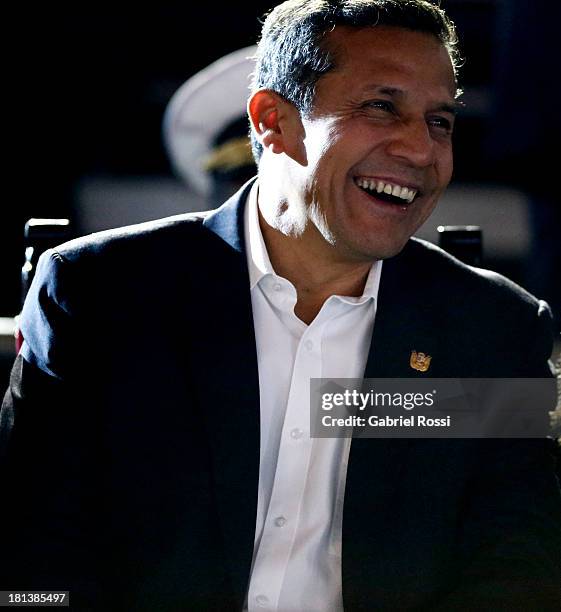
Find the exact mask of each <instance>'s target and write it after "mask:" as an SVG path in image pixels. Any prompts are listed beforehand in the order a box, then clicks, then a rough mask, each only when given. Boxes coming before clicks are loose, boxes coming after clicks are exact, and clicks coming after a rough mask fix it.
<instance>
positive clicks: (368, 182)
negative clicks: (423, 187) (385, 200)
mask: <svg viewBox="0 0 561 612" xmlns="http://www.w3.org/2000/svg"><path fill="white" fill-rule="evenodd" d="M356 183H357V185H358V186H359V187H362V188H363V189H368V190H369V191H376V192H377V193H382V192H384V193H387V194H388V195H392V196H395V197H397V198H400V199H401V200H405V201H406V202H408V203H409V204H410V203H411V202H412V201H413V200H414V199H415V196H416V195H417V190H416V189H409V188H408V187H401V186H400V185H392V184H390V183H384V181H378V180H376V179H366V178H360V179H357V180H356Z"/></svg>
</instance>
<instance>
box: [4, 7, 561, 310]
mask: <svg viewBox="0 0 561 612" xmlns="http://www.w3.org/2000/svg"><path fill="white" fill-rule="evenodd" d="M273 4H274V2H270V1H256V0H246V1H244V2H243V3H241V2H239V3H238V2H236V3H234V2H228V3H222V4H220V3H216V2H203V3H188V2H185V1H184V0H183V1H181V2H159V3H155V2H154V3H151V4H147V5H146V4H144V5H143V4H141V3H138V2H134V3H133V2H119V1H117V2H113V3H110V2H104V1H98V2H81V3H76V4H75V5H74V6H70V5H68V6H66V5H63V6H58V7H57V5H56V4H55V3H51V4H50V5H49V6H48V8H45V7H43V8H41V9H37V7H33V6H30V5H22V6H20V7H19V8H18V9H17V10H15V9H14V11H13V14H12V13H10V14H9V15H8V16H7V17H8V18H7V19H6V20H5V28H6V29H8V30H9V32H8V34H9V36H10V41H11V43H10V49H9V53H8V55H7V57H8V58H9V61H8V64H9V66H8V74H9V76H8V77H7V78H6V81H7V82H5V86H6V85H7V91H8V95H7V101H8V107H9V108H8V112H7V113H6V115H5V116H4V120H5V122H6V132H5V134H7V135H8V137H9V138H8V140H7V142H10V143H11V144H10V145H7V142H6V145H5V146H6V148H5V154H6V153H7V157H8V159H9V163H8V164H7V165H6V166H5V167H6V170H5V180H6V181H7V184H6V186H5V194H6V196H5V197H6V199H5V200H4V202H5V204H4V207H3V213H2V215H3V222H2V224H1V226H0V278H1V279H2V285H1V291H0V316H13V315H15V314H16V313H17V312H18V309H19V273H20V268H21V264H22V260H23V236H22V233H23V224H24V222H25V220H26V219H27V218H29V217H32V216H35V217H60V216H69V217H71V218H72V217H73V215H74V214H75V207H76V201H75V200H76V184H77V182H78V181H79V180H80V179H81V178H82V177H84V176H110V177H116V178H119V177H127V176H140V175H142V176H152V175H154V176H156V175H160V176H161V175H171V170H170V166H169V163H168V160H167V158H166V155H165V151H164V149H163V146H162V142H161V121H162V114H163V111H164V109H165V106H166V104H167V102H168V100H169V98H170V97H171V95H172V94H173V93H174V91H175V90H176V89H177V88H178V87H179V85H181V84H182V83H183V82H184V81H185V80H186V79H187V78H188V77H189V76H190V75H192V74H193V73H195V72H196V71H198V70H200V69H202V68H203V67H205V66H206V65H207V64H209V63H210V62H211V61H213V60H215V59H216V58H218V57H220V56H221V55H223V54H225V53H227V52H229V51H232V50H234V49H237V48H240V47H243V46H247V45H249V44H253V43H254V42H255V41H256V39H257V35H258V32H259V30H260V23H259V16H262V15H263V14H264V13H265V12H266V11H267V10H268V9H270V8H271V6H272V5H273ZM557 4H558V3H556V2H546V1H545V0H533V1H532V2H529V1H528V0H525V1H522V0H495V1H493V0H448V1H447V0H443V2H442V6H443V7H444V8H445V9H447V11H448V13H449V14H450V15H451V16H452V18H453V19H454V20H455V22H456V24H457V26H458V30H459V32H460V35H461V41H462V48H463V50H464V55H465V56H466V57H467V58H468V59H467V62H466V64H465V67H464V69H463V71H462V84H463V86H464V87H465V89H466V101H467V103H468V108H467V110H466V112H465V113H464V116H463V117H461V119H460V121H459V123H458V129H457V134H456V137H455V138H456V140H455V149H456V173H455V179H456V180H458V181H466V182H487V181H499V182H505V183H509V184H512V185H514V186H517V187H519V188H522V189H525V190H529V191H531V192H532V194H533V195H532V197H535V199H540V198H541V201H542V202H543V201H544V200H545V201H547V202H549V203H546V204H545V208H544V205H542V206H541V208H540V206H538V207H537V210H538V213H539V214H538V215H537V218H538V221H537V223H538V224H540V223H541V225H540V227H541V228H542V229H540V232H542V234H540V233H539V232H538V235H541V236H542V237H543V240H542V242H540V244H543V245H545V246H547V248H546V250H545V252H542V251H543V249H542V250H541V251H540V248H539V245H537V246H536V248H537V249H538V250H537V251H536V250H535V249H534V263H532V262H530V263H529V264H528V265H524V266H522V267H520V269H519V270H518V274H519V276H520V277H519V278H518V279H517V280H519V281H520V282H522V283H523V284H525V285H526V286H529V287H530V288H531V289H533V290H535V291H537V292H538V293H540V295H543V294H545V297H548V298H549V299H550V301H552V302H555V301H556V299H557V298H556V297H555V295H553V293H552V292H553V291H554V289H552V287H551V285H552V283H551V280H549V281H548V280H547V279H545V280H543V279H540V278H539V276H540V273H539V272H538V274H537V276H536V273H535V272H532V271H531V270H532V269H534V270H535V269H538V270H540V269H542V268H543V266H542V264H544V265H545V268H548V266H549V268H551V267H552V266H553V268H552V269H556V270H559V268H555V265H557V264H552V263H551V262H552V261H553V259H552V258H553V257H558V251H557V255H555V254H554V253H553V251H554V250H555V246H551V244H552V241H553V242H555V241H557V236H558V235H559V229H560V227H559V225H558V222H559V199H560V198H559V195H557V196H555V195H554V194H555V191H558V189H557V190H556V188H555V185H554V177H555V174H556V167H554V166H553V163H555V162H554V161H553V154H551V153H550V154H544V153H543V150H544V146H545V144H546V143H548V142H550V141H551V140H552V139H553V140H554V142H555V140H556V142H555V144H556V145H557V144H558V142H559V140H558V139H556V137H555V135H556V134H558V133H559V132H558V119H557V126H555V125H553V123H552V122H551V121H550V117H551V116H552V115H554V114H555V112H556V111H555V108H552V105H553V107H555V106H556V105H557V104H558V99H559V96H558V95H557V94H556V93H555V91H552V88H555V87H557V90H558V88H559V86H558V85H555V81H556V80H558V78H559V77H558V66H559V63H558V60H559V59H560V57H561V54H557V53H558V50H557V45H558V41H557V35H556V34H555V33H553V28H554V27H556V25H557V24H558V23H559V19H558V18H557V17H556V16H554V15H552V13H551V11H556V12H557V13H559V9H558V7H555V6H552V5H557ZM556 54H557V55H556ZM210 119H211V118H209V120H210ZM555 130H557V132H556V131H555ZM12 143H13V144H12ZM534 192H535V193H534ZM538 192H539V193H538ZM552 203H554V204H552ZM540 211H541V212H540ZM543 211H545V213H544V212H543ZM544 215H545V216H544ZM552 236H553V238H552ZM544 248H545V247H544ZM552 249H553V251H552ZM552 253H553V254H552ZM529 270H530V271H529ZM544 274H545V272H544ZM548 274H549V276H551V272H549V273H548Z"/></svg>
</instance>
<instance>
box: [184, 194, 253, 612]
mask: <svg viewBox="0 0 561 612" xmlns="http://www.w3.org/2000/svg"><path fill="white" fill-rule="evenodd" d="M250 186H251V185H249V184H248V185H247V186H246V188H245V189H243V190H242V191H240V192H239V193H238V194H236V196H234V197H233V198H231V199H230V200H229V201H228V202H227V203H226V204H224V206H222V207H221V208H220V209H218V210H217V211H216V212H215V213H213V214H211V215H210V216H209V217H207V219H206V220H205V222H204V228H203V232H204V240H205V242H207V245H206V246H205V249H204V251H202V252H201V256H202V257H205V256H207V254H208V257H209V258H210V257H211V258H212V260H209V259H205V260H204V261H201V262H197V269H198V274H197V275H196V276H195V279H194V286H195V289H196V291H197V292H198V293H199V294H200V295H201V296H202V298H203V299H204V317H203V318H202V320H201V322H200V325H199V326H198V327H197V326H196V325H195V326H194V327H195V328H196V329H195V342H194V351H193V355H195V361H196V363H194V364H193V369H194V371H195V372H196V378H195V382H196V387H197V388H198V390H199V394H200V398H199V400H200V406H201V408H202V410H203V411H204V415H203V417H204V420H205V423H206V427H207V436H208V439H209V440H210V451H211V465H212V470H213V478H214V483H215V493H216V507H217V511H218V514H219V520H220V528H221V532H222V537H223V543H224V549H225V554H226V563H227V564H228V565H229V567H230V573H231V576H232V579H233V580H232V582H233V587H234V593H235V597H236V601H237V603H236V605H237V606H238V607H239V609H241V607H242V604H243V600H244V598H245V590H246V588H247V583H248V579H249V573H250V568H251V560H252V556H253V542H254V535H255V516H256V509H257V488H258V478H259V377H258V371H257V355H256V348H255V336H254V328H253V315H252V310H251V299H250V292H249V277H248V272H247V265H246V256H245V247H244V236H243V210H244V208H245V207H244V204H245V200H246V197H247V193H248V191H249V188H250Z"/></svg>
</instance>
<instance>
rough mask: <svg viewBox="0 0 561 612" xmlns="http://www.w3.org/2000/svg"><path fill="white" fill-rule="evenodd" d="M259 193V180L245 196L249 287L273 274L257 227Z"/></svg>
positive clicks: (259, 229) (251, 287)
mask: <svg viewBox="0 0 561 612" xmlns="http://www.w3.org/2000/svg"><path fill="white" fill-rule="evenodd" d="M258 193H259V182H258V181H255V183H254V184H253V186H252V188H251V191H250V192H249V195H248V196H247V206H246V207H245V218H244V225H245V235H246V241H245V250H246V256H247V265H248V269H249V288H250V289H253V288H254V287H255V285H257V283H258V282H259V281H260V280H261V279H262V278H263V277H264V276H266V275H267V274H273V275H274V274H275V271H274V270H273V266H272V264H271V260H270V259H269V254H268V253H267V247H266V246H265V241H264V240H263V234H262V233H261V228H260V227H259V213H258V205H257V194H258Z"/></svg>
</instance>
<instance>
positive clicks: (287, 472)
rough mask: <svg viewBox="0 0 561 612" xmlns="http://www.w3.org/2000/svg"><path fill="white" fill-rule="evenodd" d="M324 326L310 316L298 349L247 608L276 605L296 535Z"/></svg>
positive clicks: (308, 461)
mask: <svg viewBox="0 0 561 612" xmlns="http://www.w3.org/2000/svg"><path fill="white" fill-rule="evenodd" d="M316 323H317V324H316ZM323 330H324V324H323V323H320V322H319V321H314V323H313V324H312V325H310V326H309V327H308V328H307V329H306V331H305V332H304V334H303V336H302V338H301V340H300V343H299V345H298V350H297V352H296V358H295V363H294V368H293V374H292V378H291V383H290V391H289V395H288V402H287V408H286V414H285V419H284V423H283V428H282V434H281V441H280V447H279V453H278V461H277V468H276V471H275V478H274V484H273V490H272V493H271V499H270V503H269V508H268V511H267V515H266V519H265V525H264V529H263V535H262V538H261V542H260V544H259V550H258V552H257V557H256V562H255V565H254V568H255V569H254V573H253V576H252V579H251V592H250V593H249V597H248V604H249V610H250V611H251V610H277V607H278V602H279V597H280V594H281V590H282V586H283V581H284V577H285V574H286V569H287V566H288V562H289V560H290V555H291V550H292V547H293V544H294V540H295V537H296V534H297V530H298V516H299V512H300V507H301V503H302V499H303V497H304V494H305V489H306V481H307V478H308V469H309V464H310V459H311V455H312V449H313V442H314V441H313V440H312V439H310V434H309V424H310V416H309V397H310V387H309V381H310V378H319V377H321V371H322V364H321V339H322V334H323Z"/></svg>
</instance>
